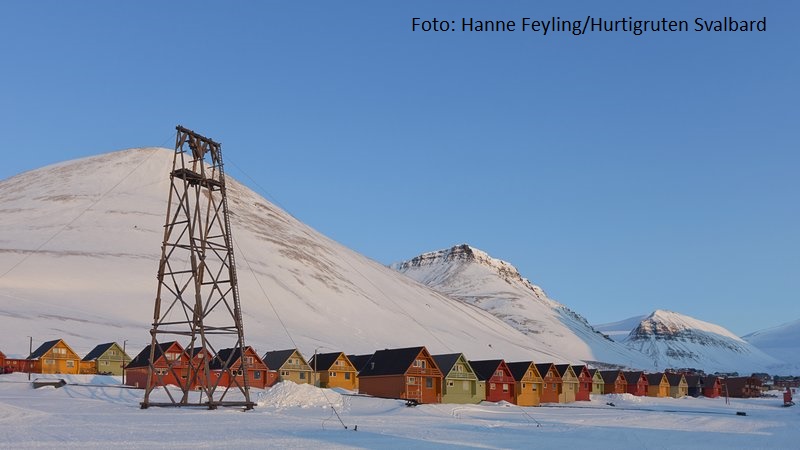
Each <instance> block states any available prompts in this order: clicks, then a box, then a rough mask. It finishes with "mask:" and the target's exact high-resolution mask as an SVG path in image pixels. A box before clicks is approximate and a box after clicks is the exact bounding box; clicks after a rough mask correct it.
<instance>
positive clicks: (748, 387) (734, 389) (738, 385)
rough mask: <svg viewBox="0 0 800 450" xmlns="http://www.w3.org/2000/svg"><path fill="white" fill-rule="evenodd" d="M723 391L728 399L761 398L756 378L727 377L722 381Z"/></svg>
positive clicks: (758, 382) (760, 383) (758, 380)
mask: <svg viewBox="0 0 800 450" xmlns="http://www.w3.org/2000/svg"><path fill="white" fill-rule="evenodd" d="M723 383H724V385H725V389H726V391H727V393H728V396H730V397H737V398H751V397H761V385H762V384H763V383H762V381H761V379H760V378H758V377H753V376H750V377H728V378H725V380H724V382H723Z"/></svg>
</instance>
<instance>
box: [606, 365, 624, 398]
mask: <svg viewBox="0 0 800 450" xmlns="http://www.w3.org/2000/svg"><path fill="white" fill-rule="evenodd" d="M600 376H602V377H603V394H624V393H626V392H628V382H627V381H625V375H623V374H622V371H621V370H601V371H600Z"/></svg>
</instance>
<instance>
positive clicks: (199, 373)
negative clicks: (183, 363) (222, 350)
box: [185, 347, 214, 389]
mask: <svg viewBox="0 0 800 450" xmlns="http://www.w3.org/2000/svg"><path fill="white" fill-rule="evenodd" d="M186 357H187V359H188V360H189V365H191V367H192V368H193V370H192V373H194V379H192V380H189V383H190V384H191V386H192V389H194V388H196V387H197V386H202V385H203V384H205V382H204V381H203V380H204V378H205V361H209V364H211V362H212V361H214V355H212V354H211V352H210V351H208V350H207V349H206V350H204V349H203V347H192V348H187V349H186ZM189 365H187V367H186V369H185V374H188V373H189ZM209 369H210V368H209Z"/></svg>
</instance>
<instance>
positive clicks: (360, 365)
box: [347, 353, 372, 372]
mask: <svg viewBox="0 0 800 450" xmlns="http://www.w3.org/2000/svg"><path fill="white" fill-rule="evenodd" d="M347 359H349V360H350V362H351V363H352V364H353V367H355V368H356V371H357V372H361V371H362V370H364V367H366V366H367V363H368V362H369V360H370V359H372V353H368V354H366V355H347Z"/></svg>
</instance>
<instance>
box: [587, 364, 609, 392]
mask: <svg viewBox="0 0 800 450" xmlns="http://www.w3.org/2000/svg"><path fill="white" fill-rule="evenodd" d="M589 374H591V375H592V394H595V395H603V386H604V385H605V384H606V382H605V381H603V376H602V375H600V371H599V370H597V369H589Z"/></svg>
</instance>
